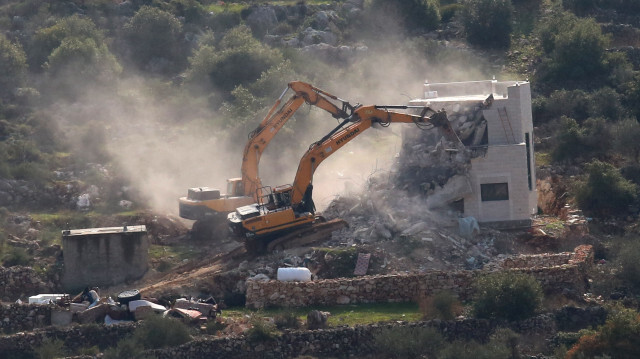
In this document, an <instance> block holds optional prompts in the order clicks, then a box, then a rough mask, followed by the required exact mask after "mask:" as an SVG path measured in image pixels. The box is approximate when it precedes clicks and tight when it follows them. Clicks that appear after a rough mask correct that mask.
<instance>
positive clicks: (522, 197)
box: [412, 80, 537, 224]
mask: <svg viewBox="0 0 640 359" xmlns="http://www.w3.org/2000/svg"><path fill="white" fill-rule="evenodd" d="M489 95H493V102H492V103H491V105H490V106H488V107H487V108H486V109H485V110H483V111H482V113H483V116H484V118H485V120H486V121H487V132H488V148H487V153H486V155H484V156H482V157H477V158H474V159H472V160H471V169H470V170H469V173H468V176H469V179H470V182H471V184H472V190H473V193H471V194H468V195H466V196H465V197H464V215H465V216H473V217H475V218H476V219H477V220H478V221H479V222H481V223H488V222H495V223H504V224H506V223H505V222H513V223H518V224H527V223H530V221H531V215H532V214H534V213H536V210H537V193H536V186H535V179H536V176H535V159H534V148H533V120H532V110H531V87H530V84H529V83H528V82H515V81H506V82H498V81H495V80H493V81H491V80H488V81H469V82H455V83H438V84H425V97H427V96H431V97H433V96H437V97H433V98H427V99H424V100H414V101H412V104H426V105H429V106H431V107H433V108H445V109H448V110H449V109H452V108H455V107H454V106H455V104H460V105H462V106H463V107H470V106H472V105H474V104H477V103H479V102H482V101H484V100H485V99H486V98H488V97H489ZM449 112H450V111H449ZM501 113H502V116H501ZM505 114H506V115H505ZM527 134H528V136H527ZM527 139H528V146H527V143H526V140H527ZM527 154H528V155H527ZM529 175H530V177H531V179H529ZM490 183H507V184H508V189H509V199H508V200H502V201H482V197H481V185H482V184H490Z"/></svg>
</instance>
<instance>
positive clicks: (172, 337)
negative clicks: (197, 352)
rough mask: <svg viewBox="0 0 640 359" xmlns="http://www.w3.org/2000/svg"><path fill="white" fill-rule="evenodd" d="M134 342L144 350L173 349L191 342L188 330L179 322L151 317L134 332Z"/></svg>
mask: <svg viewBox="0 0 640 359" xmlns="http://www.w3.org/2000/svg"><path fill="white" fill-rule="evenodd" d="M134 338H135V340H136V341H137V342H138V343H140V345H142V346H143V347H144V348H145V349H158V348H165V347H174V346H178V345H181V344H184V343H187V342H189V341H190V340H191V336H190V335H189V329H188V328H187V327H186V325H184V324H183V323H182V322H181V321H178V320H176V319H173V318H163V317H161V316H151V317H150V318H148V319H145V320H144V321H143V322H142V325H141V326H140V327H138V328H137V329H136V330H135V332H134Z"/></svg>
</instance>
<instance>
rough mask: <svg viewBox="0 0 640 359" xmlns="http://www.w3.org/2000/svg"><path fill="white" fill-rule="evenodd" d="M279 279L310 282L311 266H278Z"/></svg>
mask: <svg viewBox="0 0 640 359" xmlns="http://www.w3.org/2000/svg"><path fill="white" fill-rule="evenodd" d="M278 280H279V281H283V282H287V281H292V280H297V281H300V282H310V281H311V272H310V271H309V268H305V267H294V268H278Z"/></svg>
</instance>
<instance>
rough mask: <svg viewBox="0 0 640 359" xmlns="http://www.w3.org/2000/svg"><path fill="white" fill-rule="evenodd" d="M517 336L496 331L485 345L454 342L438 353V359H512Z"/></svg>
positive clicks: (515, 354) (507, 331)
mask: <svg viewBox="0 0 640 359" xmlns="http://www.w3.org/2000/svg"><path fill="white" fill-rule="evenodd" d="M517 345H518V335H517V334H516V333H514V332H513V331H511V330H509V329H497V330H496V332H495V333H494V334H493V335H492V336H491V339H490V341H489V342H488V343H486V344H480V343H478V342H476V341H473V340H471V341H460V340H457V341H454V342H452V343H449V344H447V346H446V347H445V348H444V349H443V350H442V351H441V352H440V353H439V355H438V358H439V359H514V358H519V357H520V356H519V355H518V351H517Z"/></svg>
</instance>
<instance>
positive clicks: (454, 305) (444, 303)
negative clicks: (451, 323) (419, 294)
mask: <svg viewBox="0 0 640 359" xmlns="http://www.w3.org/2000/svg"><path fill="white" fill-rule="evenodd" d="M419 305H420V312H421V313H422V315H423V316H424V319H443V320H451V319H454V318H455V317H456V316H458V315H459V314H461V313H462V304H461V303H460V301H458V298H457V297H456V296H455V295H454V294H451V293H450V292H440V293H437V294H435V295H433V296H429V297H426V298H424V299H423V300H421V301H420V303H419Z"/></svg>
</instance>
